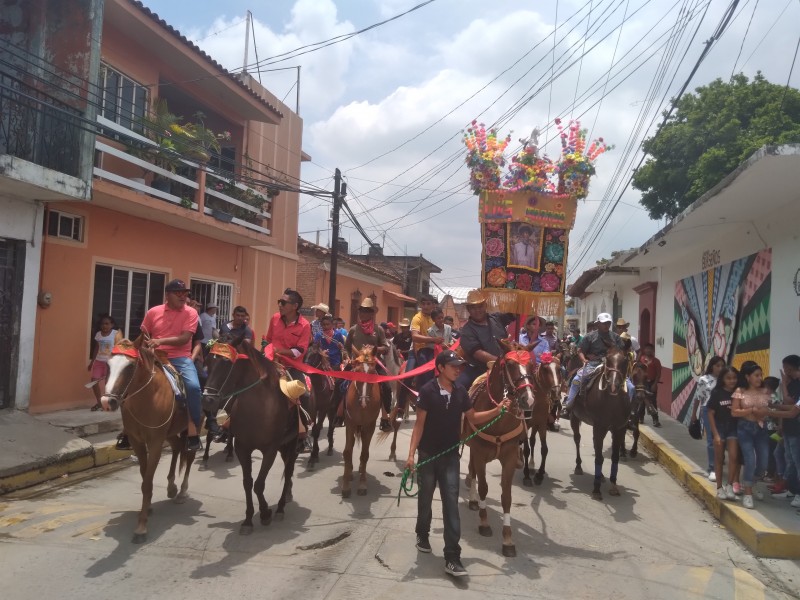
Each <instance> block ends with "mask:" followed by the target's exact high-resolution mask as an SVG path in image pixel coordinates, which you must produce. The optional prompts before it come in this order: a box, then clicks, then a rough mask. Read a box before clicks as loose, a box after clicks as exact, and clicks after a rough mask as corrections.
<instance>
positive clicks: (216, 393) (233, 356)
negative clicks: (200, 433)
mask: <svg viewBox="0 0 800 600" xmlns="http://www.w3.org/2000/svg"><path fill="white" fill-rule="evenodd" d="M216 346H217V344H214V346H212V350H211V352H209V354H213V355H215V356H218V357H220V358H221V359H223V360H226V361H228V362H229V363H230V367H229V368H228V372H227V374H226V375H225V379H224V380H223V381H222V384H221V385H220V386H219V388H213V387H209V386H208V385H206V386H205V387H204V389H203V395H204V396H208V397H209V398H224V399H225V404H224V406H222V407H220V408H221V409H222V410H226V409H227V408H228V405H229V404H230V403H231V400H233V398H235V397H236V396H238V395H239V394H241V393H242V392H245V391H247V390H249V389H251V388H254V387H255V386H257V385H258V384H259V383H261V378H260V377H259V378H258V379H256V380H255V381H254V382H253V383H251V384H249V385H247V386H245V387H243V388H242V389H240V390H236V391H234V392H231V393H230V394H228V395H223V394H222V390H223V389H225V385H226V384H227V383H228V380H229V379H230V378H231V374H232V373H233V368H234V367H235V366H236V362H237V361H239V360H250V357H249V356H248V355H246V354H240V353H239V352H238V351H237V350H236V348H234V347H233V346H232V345H230V344H225V346H227V347H228V350H227V352H220V351H217V352H214V351H213V348H214V347H216Z"/></svg>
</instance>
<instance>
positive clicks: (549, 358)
mask: <svg viewBox="0 0 800 600" xmlns="http://www.w3.org/2000/svg"><path fill="white" fill-rule="evenodd" d="M540 360H541V364H540V365H539V368H538V369H537V370H536V385H537V387H538V388H539V389H541V390H542V391H544V392H545V393H547V395H548V399H549V401H550V405H551V406H552V405H553V403H554V402H555V401H556V400H557V398H558V393H559V390H561V384H562V382H561V379H562V378H561V361H560V360H558V358H557V357H555V356H553V355H552V354H551V353H550V352H545V353H543V354H542V356H541V357H540Z"/></svg>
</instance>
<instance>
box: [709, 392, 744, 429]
mask: <svg viewBox="0 0 800 600" xmlns="http://www.w3.org/2000/svg"><path fill="white" fill-rule="evenodd" d="M732 396H733V392H729V391H728V390H726V389H723V388H720V387H719V386H717V387H715V388H714V389H713V390H711V397H710V398H709V399H708V404H707V405H706V406H707V407H708V410H710V411H711V410H713V411H714V424H715V425H716V426H717V428H718V429H720V428H724V429H725V431H731V428H732V427H736V422H737V421H738V419H736V418H734V417H733V415H731V407H732V406H733V398H732Z"/></svg>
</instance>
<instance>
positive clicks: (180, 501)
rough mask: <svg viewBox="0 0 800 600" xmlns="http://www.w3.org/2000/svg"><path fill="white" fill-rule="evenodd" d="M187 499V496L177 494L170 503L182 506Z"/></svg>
mask: <svg viewBox="0 0 800 600" xmlns="http://www.w3.org/2000/svg"><path fill="white" fill-rule="evenodd" d="M188 499H189V494H178V495H177V496H175V498H174V499H173V500H172V501H173V502H174V503H175V504H183V503H184V502H186V501H187V500H188Z"/></svg>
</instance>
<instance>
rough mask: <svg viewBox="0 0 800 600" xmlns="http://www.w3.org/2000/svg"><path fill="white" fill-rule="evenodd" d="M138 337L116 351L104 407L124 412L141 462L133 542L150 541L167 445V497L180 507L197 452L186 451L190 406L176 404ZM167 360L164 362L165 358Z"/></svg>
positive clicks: (124, 421)
mask: <svg viewBox="0 0 800 600" xmlns="http://www.w3.org/2000/svg"><path fill="white" fill-rule="evenodd" d="M148 340H149V338H148V337H147V336H145V335H140V336H139V337H138V338H136V340H135V341H133V342H131V341H130V340H127V339H124V340H122V341H120V343H119V344H118V345H117V346H115V347H114V350H113V353H112V356H111V358H110V359H109V361H108V381H107V383H106V393H105V395H104V396H103V397H102V398H101V402H102V403H103V405H104V406H107V407H109V408H110V409H111V410H116V409H117V408H119V409H120V412H121V413H122V426H123V428H124V431H125V433H127V434H128V439H129V440H130V442H131V446H132V447H133V452H134V453H135V454H136V458H137V459H138V460H139V473H140V474H141V477H142V508H141V510H140V511H139V519H138V522H137V524H136V528H135V529H134V532H133V543H134V544H141V543H143V542H144V541H146V540H147V519H148V514H149V512H150V504H151V502H152V498H153V477H154V476H155V473H156V469H157V468H158V461H159V460H160V458H161V451H162V448H163V447H164V442H165V441H167V442H169V445H170V447H171V448H172V461H171V462H170V466H169V473H168V475H167V497H168V498H172V499H173V500H174V501H175V502H176V503H179V504H180V503H183V502H185V501H186V499H187V498H188V490H189V471H190V469H191V466H192V462H193V461H194V456H195V452H194V451H191V452H190V451H189V450H187V449H186V428H187V424H188V422H189V415H188V411H187V409H186V407H185V406H184V407H181V406H179V405H178V402H177V400H176V399H175V393H174V392H173V391H172V385H171V384H170V382H169V380H168V379H167V376H166V375H165V374H164V371H163V367H162V366H161V365H160V364H159V363H160V362H162V361H161V360H160V359H158V358H157V357H156V353H155V351H154V350H152V349H150V348H148V347H147V346H146V345H145V344H144V342H146V341H148ZM165 360H166V359H165ZM178 458H180V466H179V468H178V474H180V472H181V471H183V482H182V483H181V488H180V491H178V488H177V486H176V485H175V465H176V463H177V461H178Z"/></svg>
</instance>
